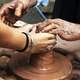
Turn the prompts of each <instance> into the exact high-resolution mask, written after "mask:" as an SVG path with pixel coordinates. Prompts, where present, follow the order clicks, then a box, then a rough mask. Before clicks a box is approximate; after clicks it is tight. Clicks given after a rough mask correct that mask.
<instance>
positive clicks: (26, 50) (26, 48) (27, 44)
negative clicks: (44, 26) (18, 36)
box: [17, 32, 32, 52]
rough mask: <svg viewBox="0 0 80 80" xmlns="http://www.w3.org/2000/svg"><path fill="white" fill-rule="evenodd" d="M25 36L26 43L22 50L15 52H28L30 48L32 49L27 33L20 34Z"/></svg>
mask: <svg viewBox="0 0 80 80" xmlns="http://www.w3.org/2000/svg"><path fill="white" fill-rule="evenodd" d="M22 33H23V34H24V35H25V36H26V42H25V46H24V48H23V49H21V50H17V51H19V52H30V50H31V48H32V39H31V36H30V35H29V34H28V33H25V32H22Z"/></svg>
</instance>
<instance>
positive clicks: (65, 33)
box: [38, 19, 80, 41]
mask: <svg viewBox="0 0 80 80" xmlns="http://www.w3.org/2000/svg"><path fill="white" fill-rule="evenodd" d="M38 27H39V30H40V31H42V32H49V33H53V34H58V35H59V36H60V37H61V38H62V39H64V40H68V41H74V40H80V36H79V35H80V25H79V24H74V23H71V22H68V21H65V20H62V19H49V20H46V21H44V22H43V23H40V24H38Z"/></svg>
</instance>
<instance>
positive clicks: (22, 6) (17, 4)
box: [0, 0, 37, 24]
mask: <svg viewBox="0 0 80 80" xmlns="http://www.w3.org/2000/svg"><path fill="white" fill-rule="evenodd" d="M36 2H37V1H36V0H13V1H12V2H10V3H7V4H4V5H3V6H2V8H1V9H0V15H1V19H2V20H6V21H7V22H10V23H12V24H13V23H15V22H16V20H18V19H19V18H20V17H21V14H22V13H23V12H25V11H26V10H28V9H29V8H30V7H32V6H34V5H35V4H36Z"/></svg>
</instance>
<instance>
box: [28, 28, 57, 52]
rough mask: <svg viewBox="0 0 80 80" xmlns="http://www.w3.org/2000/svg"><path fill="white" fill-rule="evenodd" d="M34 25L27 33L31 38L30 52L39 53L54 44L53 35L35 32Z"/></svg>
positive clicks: (54, 38) (49, 48)
mask: <svg viewBox="0 0 80 80" xmlns="http://www.w3.org/2000/svg"><path fill="white" fill-rule="evenodd" d="M35 30H36V27H35V28H34V29H33V30H32V31H31V32H30V33H29V37H30V38H31V39H32V46H31V48H30V52H31V53H40V52H45V51H48V50H51V49H52V48H53V47H54V45H55V44H56V37H55V35H52V34H49V33H41V32H40V33H36V32H35Z"/></svg>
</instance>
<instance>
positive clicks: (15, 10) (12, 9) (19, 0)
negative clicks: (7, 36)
mask: <svg viewBox="0 0 80 80" xmlns="http://www.w3.org/2000/svg"><path fill="white" fill-rule="evenodd" d="M36 3H37V0H13V1H12V2H10V3H7V4H4V5H3V6H2V8H1V9H0V18H1V20H2V21H3V22H4V23H6V24H7V25H9V26H12V24H14V23H15V22H16V21H17V20H18V19H20V17H21V15H22V12H25V11H26V10H28V9H29V8H30V7H32V6H34V5H35V4H36ZM32 26H35V25H26V26H25V27H22V28H18V30H19V31H20V32H28V34H29V35H30V36H31V39H32V40H33V44H32V48H31V53H37V52H40V51H44V50H45V51H47V50H49V49H51V48H52V47H53V46H54V45H55V43H56V38H55V36H54V35H53V34H49V33H41V32H40V33H36V30H37V29H36V28H37V27H34V28H32ZM28 27H31V31H29V29H30V28H28Z"/></svg>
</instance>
